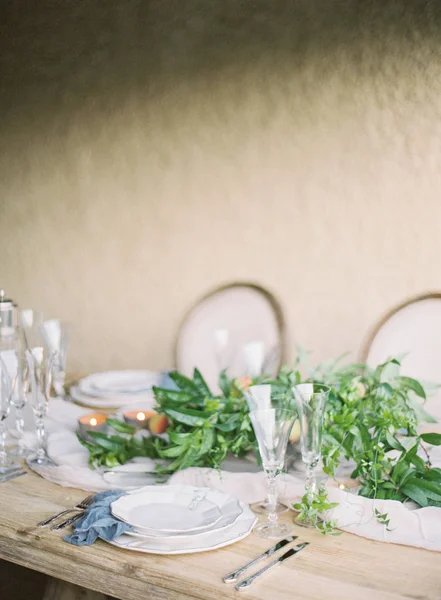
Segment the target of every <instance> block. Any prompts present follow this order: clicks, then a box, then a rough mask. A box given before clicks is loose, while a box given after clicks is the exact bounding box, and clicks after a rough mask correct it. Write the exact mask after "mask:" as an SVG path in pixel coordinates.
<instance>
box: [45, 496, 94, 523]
mask: <svg viewBox="0 0 441 600" xmlns="http://www.w3.org/2000/svg"><path fill="white" fill-rule="evenodd" d="M93 497H94V496H93V494H91V495H90V496H87V498H84V500H81V502H79V503H78V504H77V505H76V506H72V508H67V509H66V510H62V511H61V512H59V513H57V514H56V515H53V516H52V517H49V519H46V520H45V521H40V522H39V523H37V527H46V525H49V524H50V523H52V522H53V521H55V520H56V519H58V518H60V517H62V516H63V515H67V514H68V513H70V512H74V511H77V510H81V511H84V510H85V509H86V508H88V507H89V506H90V505H91V504H92V502H93Z"/></svg>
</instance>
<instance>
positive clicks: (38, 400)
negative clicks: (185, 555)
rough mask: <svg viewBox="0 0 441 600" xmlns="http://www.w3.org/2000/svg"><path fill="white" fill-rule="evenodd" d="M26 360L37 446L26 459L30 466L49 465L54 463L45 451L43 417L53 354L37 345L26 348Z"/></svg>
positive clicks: (45, 413)
mask: <svg viewBox="0 0 441 600" xmlns="http://www.w3.org/2000/svg"><path fill="white" fill-rule="evenodd" d="M25 352H26V362H27V366H28V369H29V379H28V386H27V394H28V395H30V398H31V404H32V409H33V411H34V416H35V425H36V430H37V439H38V448H37V453H36V455H33V456H31V457H29V458H28V459H27V463H28V464H29V465H30V466H31V467H32V466H51V465H53V464H54V463H53V462H52V460H51V459H50V458H49V456H48V455H47V451H46V431H45V426H44V419H45V417H46V415H47V409H48V402H49V397H50V389H51V381H52V370H53V356H52V355H48V352H47V350H46V349H45V348H44V347H43V346H37V347H35V348H32V349H30V350H26V351H25Z"/></svg>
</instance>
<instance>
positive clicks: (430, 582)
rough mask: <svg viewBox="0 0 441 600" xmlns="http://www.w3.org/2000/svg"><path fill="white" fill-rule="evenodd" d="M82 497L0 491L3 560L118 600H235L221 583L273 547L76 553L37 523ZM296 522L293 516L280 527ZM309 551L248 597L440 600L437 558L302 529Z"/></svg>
mask: <svg viewBox="0 0 441 600" xmlns="http://www.w3.org/2000/svg"><path fill="white" fill-rule="evenodd" d="M84 496H85V493H84V492H83V491H80V490H74V489H69V488H62V487H59V486H56V485H54V484H51V483H48V482H47V481H45V480H43V479H41V478H40V477H39V476H38V475H36V474H34V473H29V474H28V475H26V476H25V477H21V478H18V479H16V480H13V481H10V482H7V483H3V484H1V485H0V558H2V559H4V560H7V561H11V562H14V563H17V564H20V565H24V566H26V567H28V568H30V569H34V570H36V571H40V572H43V573H46V574H48V575H51V576H53V577H57V578H59V579H62V580H65V581H68V582H71V583H74V584H76V585H79V586H82V587H85V588H88V589H91V590H96V591H99V592H102V593H103V594H108V595H110V596H114V597H116V598H120V599H122V600H145V598H149V600H165V599H167V600H178V599H179V600H185V599H194V598H198V599H201V600H219V599H220V598H235V597H237V595H238V592H236V591H235V590H234V588H233V587H232V586H228V585H226V584H224V583H223V582H222V575H224V574H225V573H227V572H229V571H231V570H233V569H234V568H237V567H239V566H241V565H242V564H243V563H245V562H247V561H248V560H250V559H251V558H252V557H255V556H257V555H258V554H260V553H261V552H262V551H264V550H265V549H266V548H268V547H269V546H270V545H271V543H269V542H268V541H265V540H260V539H258V538H257V537H256V536H254V535H253V534H251V535H250V536H249V537H248V538H247V539H245V540H243V541H241V542H238V543H237V544H233V545H232V546H229V547H226V548H222V549H220V550H215V551H211V552H206V553H202V554H188V555H180V556H170V557H167V556H154V555H148V554H139V553H136V552H130V551H127V550H121V549H119V548H115V547H113V546H111V545H109V544H106V543H105V542H101V541H99V542H97V543H96V544H95V545H94V546H91V547H87V548H78V547H75V546H71V545H70V544H66V543H65V542H63V532H58V533H56V532H52V531H50V530H49V529H40V528H37V527H36V525H35V524H36V523H37V522H38V521H39V520H41V519H42V518H44V517H47V516H49V515H51V514H53V513H55V512H56V511H58V510H61V509H62V508H64V507H69V506H72V505H73V504H74V503H76V502H77V501H78V500H80V499H81V498H83V497H84ZM284 518H285V519H290V518H291V517H290V516H287V517H284ZM294 529H296V531H295V533H296V534H297V535H298V536H299V539H301V540H307V541H309V542H311V545H310V546H309V547H308V548H306V549H305V550H304V551H303V552H301V553H300V554H299V555H298V556H297V557H296V558H294V559H290V560H288V561H286V562H285V563H284V564H283V565H282V566H280V567H277V568H275V569H274V570H273V571H272V572H270V573H268V574H266V575H265V576H264V578H262V580H261V581H260V582H256V583H255V584H254V585H253V586H252V587H251V588H250V590H249V591H247V592H246V593H245V594H244V595H245V596H246V597H247V598H249V599H253V600H264V599H265V600H267V599H268V598H274V599H277V600H288V599H290V600H292V598H293V597H295V598H296V600H324V599H325V600H353V599H354V598H356V599H357V600H371V599H372V598H375V599H376V600H397V599H399V598H412V599H415V598H418V600H423V599H431V600H439V599H441V554H440V553H435V552H429V551H427V550H420V549H416V548H410V547H405V546H398V545H389V544H383V543H379V542H373V541H370V540H365V539H362V538H359V537H357V536H353V535H350V534H346V533H345V534H343V535H341V536H338V537H331V536H322V535H321V534H319V533H318V532H316V531H309V530H305V529H301V528H296V527H294Z"/></svg>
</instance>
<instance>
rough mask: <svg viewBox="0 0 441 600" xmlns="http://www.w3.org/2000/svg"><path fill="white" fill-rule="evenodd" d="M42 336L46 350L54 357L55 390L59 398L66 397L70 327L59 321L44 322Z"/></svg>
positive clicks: (53, 380)
mask: <svg viewBox="0 0 441 600" xmlns="http://www.w3.org/2000/svg"><path fill="white" fill-rule="evenodd" d="M41 327H42V334H43V338H44V343H45V346H46V349H47V350H48V352H49V353H50V354H52V355H53V377H52V383H53V388H54V391H55V393H56V395H57V396H59V397H60V398H65V397H66V390H65V388H64V384H65V381H66V357H67V347H68V344H69V339H70V326H69V325H68V324H66V323H64V322H63V321H60V320H59V319H51V320H49V321H43V323H42V325H41Z"/></svg>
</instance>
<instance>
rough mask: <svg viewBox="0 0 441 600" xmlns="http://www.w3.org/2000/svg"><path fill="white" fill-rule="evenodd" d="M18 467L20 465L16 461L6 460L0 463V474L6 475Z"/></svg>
mask: <svg viewBox="0 0 441 600" xmlns="http://www.w3.org/2000/svg"><path fill="white" fill-rule="evenodd" d="M19 468H20V465H19V464H18V463H16V462H12V460H8V461H6V462H4V463H0V475H8V473H12V471H16V470H17V469H19Z"/></svg>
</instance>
